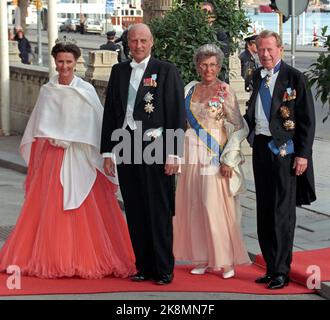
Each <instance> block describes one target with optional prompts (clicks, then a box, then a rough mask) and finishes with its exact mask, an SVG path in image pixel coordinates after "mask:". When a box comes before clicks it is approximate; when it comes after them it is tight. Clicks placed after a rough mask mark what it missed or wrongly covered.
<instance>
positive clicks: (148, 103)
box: [144, 92, 155, 115]
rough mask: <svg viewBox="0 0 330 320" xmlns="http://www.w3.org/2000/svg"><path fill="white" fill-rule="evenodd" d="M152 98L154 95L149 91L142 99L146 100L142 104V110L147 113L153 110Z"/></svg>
mask: <svg viewBox="0 0 330 320" xmlns="http://www.w3.org/2000/svg"><path fill="white" fill-rule="evenodd" d="M152 100H154V95H153V94H151V93H150V92H147V93H146V95H145V96H144V101H145V102H146V104H145V106H144V111H145V112H147V113H148V114H149V115H150V114H151V113H152V112H154V110H155V107H154V105H153V103H152Z"/></svg>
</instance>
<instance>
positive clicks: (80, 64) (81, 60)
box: [75, 48, 86, 78]
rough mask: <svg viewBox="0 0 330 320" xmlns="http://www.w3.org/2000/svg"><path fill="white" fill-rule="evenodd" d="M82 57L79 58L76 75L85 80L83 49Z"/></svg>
mask: <svg viewBox="0 0 330 320" xmlns="http://www.w3.org/2000/svg"><path fill="white" fill-rule="evenodd" d="M80 51H81V56H80V57H79V59H78V61H77V64H76V71H75V74H76V75H77V76H78V77H81V78H83V77H84V76H85V73H86V67H85V59H84V52H83V49H81V48H80Z"/></svg>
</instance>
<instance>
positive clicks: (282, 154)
mask: <svg viewBox="0 0 330 320" xmlns="http://www.w3.org/2000/svg"><path fill="white" fill-rule="evenodd" d="M286 155H287V152H286V143H284V144H283V145H282V146H280V156H281V157H285V156H286Z"/></svg>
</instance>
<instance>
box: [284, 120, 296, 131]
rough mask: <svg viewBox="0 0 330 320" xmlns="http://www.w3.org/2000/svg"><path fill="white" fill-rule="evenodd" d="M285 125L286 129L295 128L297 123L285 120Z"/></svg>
mask: <svg viewBox="0 0 330 320" xmlns="http://www.w3.org/2000/svg"><path fill="white" fill-rule="evenodd" d="M283 127H284V129H285V130H293V129H294V128H295V127H296V124H295V123H294V122H293V121H292V120H285V121H284V122H283Z"/></svg>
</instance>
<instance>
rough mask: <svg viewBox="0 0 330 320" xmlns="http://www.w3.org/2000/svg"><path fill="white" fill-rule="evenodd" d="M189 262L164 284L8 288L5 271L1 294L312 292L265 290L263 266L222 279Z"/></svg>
mask: <svg viewBox="0 0 330 320" xmlns="http://www.w3.org/2000/svg"><path fill="white" fill-rule="evenodd" d="M190 269H191V267H190V266H178V267H176V269H175V277H174V281H173V282H172V283H171V284H169V285H166V286H159V285H155V284H153V283H152V282H143V283H136V282H132V281H130V280H129V279H117V278H104V279H100V280H83V279H79V278H74V279H58V280H43V279H38V278H33V277H22V278H21V289H20V290H18V289H13V290H9V289H7V286H6V283H7V279H8V275H6V274H1V275H0V296H8V295H40V294H83V293H111V292H139V291H140V292H141V291H142V292H166V291H167V292H233V293H251V294H303V293H313V292H314V291H312V290H308V289H307V288H306V287H303V286H300V285H298V284H296V283H290V285H289V286H288V287H286V288H284V289H282V290H268V289H266V288H265V286H264V285H259V284H256V283H254V280H255V278H256V277H258V276H261V275H262V274H263V273H264V270H263V269H262V268H260V267H258V266H256V265H251V266H243V267H238V268H237V269H236V276H235V278H231V279H227V280H224V279H222V278H221V277H220V276H219V275H217V274H211V273H208V274H206V275H191V274H190V273H189V270H190Z"/></svg>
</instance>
